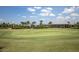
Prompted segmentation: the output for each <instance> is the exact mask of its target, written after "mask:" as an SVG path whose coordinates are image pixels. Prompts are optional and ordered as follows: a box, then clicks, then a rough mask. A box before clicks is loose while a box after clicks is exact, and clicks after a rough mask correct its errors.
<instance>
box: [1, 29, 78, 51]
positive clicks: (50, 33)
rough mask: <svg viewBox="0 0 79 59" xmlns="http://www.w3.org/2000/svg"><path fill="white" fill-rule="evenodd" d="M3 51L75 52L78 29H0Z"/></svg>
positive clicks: (76, 49)
mask: <svg viewBox="0 0 79 59" xmlns="http://www.w3.org/2000/svg"><path fill="white" fill-rule="evenodd" d="M0 46H2V47H3V48H2V49H0V50H1V51H4V52H22V51H23V52H24V51H26V52H68V51H69V52H76V51H79V29H62V28H52V29H50V28H49V29H16V30H15V29H0Z"/></svg>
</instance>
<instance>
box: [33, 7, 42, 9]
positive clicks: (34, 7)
mask: <svg viewBox="0 0 79 59" xmlns="http://www.w3.org/2000/svg"><path fill="white" fill-rule="evenodd" d="M34 8H35V9H41V8H42V7H34Z"/></svg>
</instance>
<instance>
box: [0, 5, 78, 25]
mask: <svg viewBox="0 0 79 59" xmlns="http://www.w3.org/2000/svg"><path fill="white" fill-rule="evenodd" d="M78 10H79V7H78V6H0V22H9V23H20V22H21V21H30V22H32V21H36V22H37V24H38V23H39V21H40V20H43V23H44V24H47V23H48V22H49V21H52V23H53V24H67V21H70V23H71V24H75V23H76V22H79V11H78Z"/></svg>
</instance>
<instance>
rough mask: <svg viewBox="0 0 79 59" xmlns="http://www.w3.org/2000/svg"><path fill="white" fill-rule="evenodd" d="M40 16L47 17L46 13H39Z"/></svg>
mask: <svg viewBox="0 0 79 59" xmlns="http://www.w3.org/2000/svg"><path fill="white" fill-rule="evenodd" d="M39 15H40V16H48V13H40V14H39Z"/></svg>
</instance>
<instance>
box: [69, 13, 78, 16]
mask: <svg viewBox="0 0 79 59" xmlns="http://www.w3.org/2000/svg"><path fill="white" fill-rule="evenodd" d="M70 15H71V16H79V14H78V13H71V14H70Z"/></svg>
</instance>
